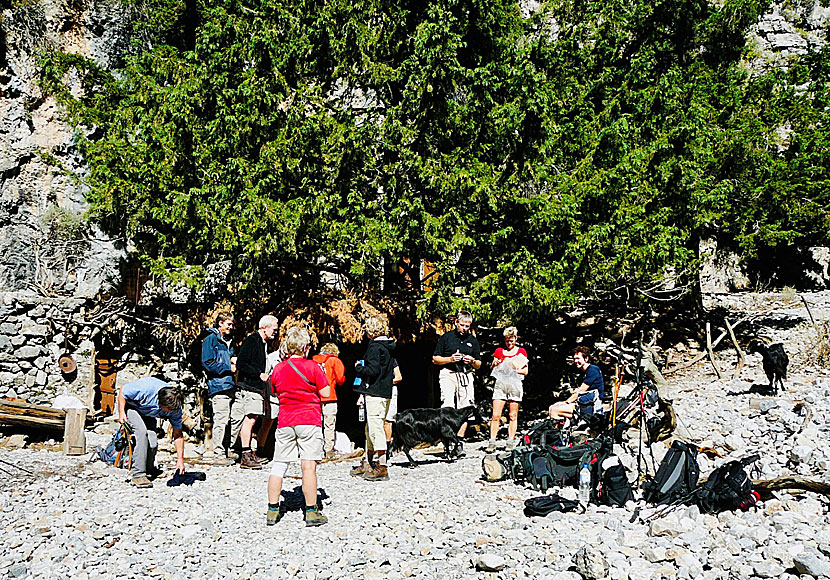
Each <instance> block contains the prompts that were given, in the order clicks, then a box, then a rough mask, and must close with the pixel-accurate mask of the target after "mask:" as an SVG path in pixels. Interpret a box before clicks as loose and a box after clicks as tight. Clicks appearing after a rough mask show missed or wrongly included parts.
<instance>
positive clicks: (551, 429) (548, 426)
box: [519, 419, 570, 447]
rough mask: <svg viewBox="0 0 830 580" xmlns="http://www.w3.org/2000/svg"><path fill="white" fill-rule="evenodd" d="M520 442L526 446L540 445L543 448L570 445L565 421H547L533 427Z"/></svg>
mask: <svg viewBox="0 0 830 580" xmlns="http://www.w3.org/2000/svg"><path fill="white" fill-rule="evenodd" d="M519 440H520V442H521V444H522V445H525V446H534V445H540V446H542V447H548V446H557V447H558V446H561V445H567V444H568V443H570V441H569V437H568V432H567V429H566V428H565V421H554V420H553V419H545V420H544V421H541V422H540V423H537V424H536V425H534V426H533V427H531V428H530V429H529V430H528V432H527V433H525V434H524V435H522V436H521V437H520V439H519Z"/></svg>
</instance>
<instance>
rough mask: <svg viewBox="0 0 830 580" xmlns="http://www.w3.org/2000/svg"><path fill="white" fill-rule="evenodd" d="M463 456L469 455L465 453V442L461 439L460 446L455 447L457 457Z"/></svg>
mask: <svg viewBox="0 0 830 580" xmlns="http://www.w3.org/2000/svg"><path fill="white" fill-rule="evenodd" d="M462 457H467V454H466V453H464V444H463V443H462V442H461V441H459V442H458V447H456V448H455V458H456V459H461V458H462Z"/></svg>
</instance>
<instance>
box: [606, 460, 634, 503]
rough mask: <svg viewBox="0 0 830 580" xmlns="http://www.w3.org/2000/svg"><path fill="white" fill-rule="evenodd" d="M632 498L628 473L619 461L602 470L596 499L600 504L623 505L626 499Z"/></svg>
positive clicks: (631, 499)
mask: <svg viewBox="0 0 830 580" xmlns="http://www.w3.org/2000/svg"><path fill="white" fill-rule="evenodd" d="M633 500H634V493H633V492H632V491H631V484H630V483H628V474H627V473H626V471H625V467H624V466H623V465H622V464H621V463H620V462H619V461H617V463H615V464H614V465H612V466H610V467H609V468H608V469H604V470H602V475H601V476H600V478H599V485H598V486H597V501H598V502H599V503H600V504H602V505H610V506H617V507H623V506H625V503H626V502H627V501H633Z"/></svg>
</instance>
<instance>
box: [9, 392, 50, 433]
mask: <svg viewBox="0 0 830 580" xmlns="http://www.w3.org/2000/svg"><path fill="white" fill-rule="evenodd" d="M65 422H66V411H65V410H64V409H54V408H52V407H48V406H46V405H33V404H31V403H26V402H23V401H9V400H5V399H0V423H8V424H10V425H21V426H23V427H46V428H49V429H57V430H61V431H62V430H63V428H64V423H65Z"/></svg>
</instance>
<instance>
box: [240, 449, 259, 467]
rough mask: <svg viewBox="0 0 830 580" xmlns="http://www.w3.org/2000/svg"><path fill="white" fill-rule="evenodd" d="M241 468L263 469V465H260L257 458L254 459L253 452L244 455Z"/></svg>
mask: <svg viewBox="0 0 830 580" xmlns="http://www.w3.org/2000/svg"><path fill="white" fill-rule="evenodd" d="M239 467H241V468H242V469H262V465H260V464H259V461H257V460H256V457H254V454H253V452H251V451H248V452H247V453H243V454H242V461H241V462H240V463H239Z"/></svg>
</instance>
